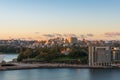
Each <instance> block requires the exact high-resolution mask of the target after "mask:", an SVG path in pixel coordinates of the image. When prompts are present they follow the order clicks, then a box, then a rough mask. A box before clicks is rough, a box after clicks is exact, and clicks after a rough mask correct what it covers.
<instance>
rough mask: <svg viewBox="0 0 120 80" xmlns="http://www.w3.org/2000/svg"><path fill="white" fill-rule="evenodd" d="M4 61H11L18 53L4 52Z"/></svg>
mask: <svg viewBox="0 0 120 80" xmlns="http://www.w3.org/2000/svg"><path fill="white" fill-rule="evenodd" d="M4 56H5V57H4V59H3V60H4V61H6V62H9V61H12V60H13V59H15V58H17V57H18V54H17V53H16V54H14V53H13V54H12V53H10V54H4Z"/></svg>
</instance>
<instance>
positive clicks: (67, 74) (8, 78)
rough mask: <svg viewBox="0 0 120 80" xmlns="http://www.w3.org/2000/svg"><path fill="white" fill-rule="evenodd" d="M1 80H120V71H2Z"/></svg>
mask: <svg viewBox="0 0 120 80" xmlns="http://www.w3.org/2000/svg"><path fill="white" fill-rule="evenodd" d="M0 80H120V69H103V70H102V69H94V70H93V69H69V68H65V69H62V68H57V69H30V70H13V71H0Z"/></svg>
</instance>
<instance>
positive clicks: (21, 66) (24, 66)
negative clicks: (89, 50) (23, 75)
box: [0, 63, 120, 71]
mask: <svg viewBox="0 0 120 80" xmlns="http://www.w3.org/2000/svg"><path fill="white" fill-rule="evenodd" d="M13 64H14V65H15V66H1V67H0V71H4V70H24V69H43V68H49V69H51V68H72V69H120V67H111V66H107V67H104V66H101V67H92V66H91V67H90V66H88V65H82V64H60V63H54V64H53V63H37V64H29V63H27V64H25V63H13Z"/></svg>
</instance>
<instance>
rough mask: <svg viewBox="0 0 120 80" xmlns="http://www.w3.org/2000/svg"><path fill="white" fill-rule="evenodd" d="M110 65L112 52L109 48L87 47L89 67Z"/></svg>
mask: <svg viewBox="0 0 120 80" xmlns="http://www.w3.org/2000/svg"><path fill="white" fill-rule="evenodd" d="M111 63H112V51H111V47H109V46H90V47H89V66H109V65H111Z"/></svg>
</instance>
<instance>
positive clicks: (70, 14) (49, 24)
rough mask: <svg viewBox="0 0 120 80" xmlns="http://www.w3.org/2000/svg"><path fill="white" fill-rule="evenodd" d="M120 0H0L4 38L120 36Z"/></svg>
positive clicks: (0, 36) (0, 16)
mask: <svg viewBox="0 0 120 80" xmlns="http://www.w3.org/2000/svg"><path fill="white" fill-rule="evenodd" d="M119 3H120V1H119V0H0V12H1V13H0V28H1V30H0V39H23V38H25V39H37V40H41V39H46V38H47V37H48V38H49V37H55V36H56V35H57V36H61V37H65V35H66V36H67V37H69V36H75V37H79V38H87V39H90V40H99V39H103V40H120V32H119V30H120V27H119V26H120V23H119V21H120V15H119V14H120V11H119V8H120V5H119Z"/></svg>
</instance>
